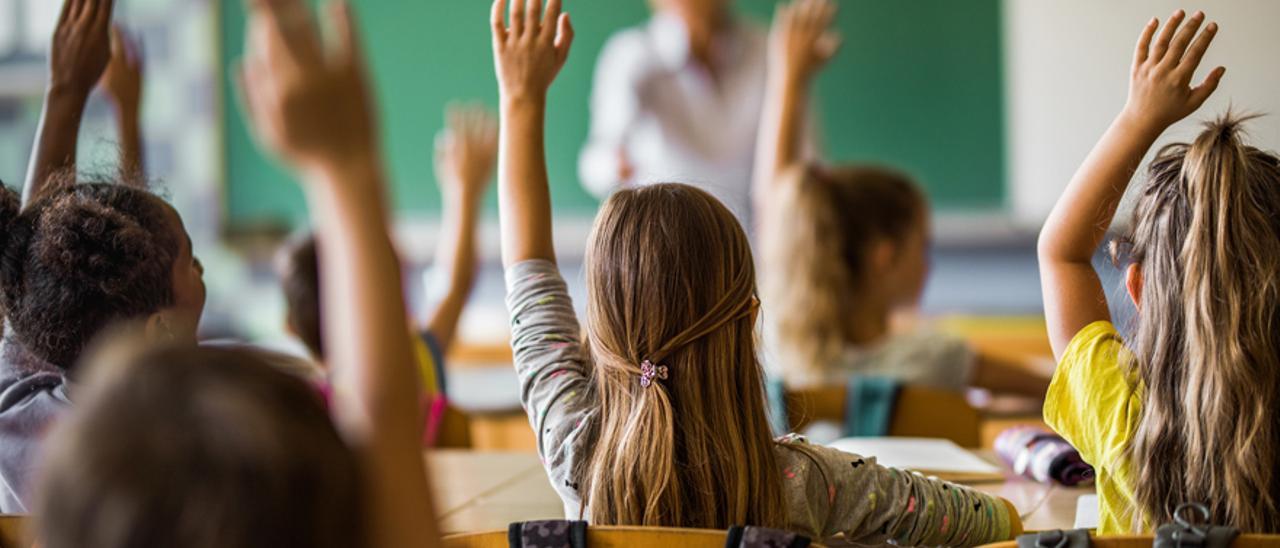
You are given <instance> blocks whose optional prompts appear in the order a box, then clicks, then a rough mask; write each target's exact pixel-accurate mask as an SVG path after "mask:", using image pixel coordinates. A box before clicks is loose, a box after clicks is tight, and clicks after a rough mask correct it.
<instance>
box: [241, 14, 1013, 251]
mask: <svg viewBox="0 0 1280 548" xmlns="http://www.w3.org/2000/svg"><path fill="white" fill-rule="evenodd" d="M354 3H355V5H356V9H357V12H358V14H359V20H360V22H361V26H362V28H363V33H364V40H365V42H366V43H365V51H366V54H367V55H368V56H369V63H370V65H371V70H372V74H373V78H374V81H375V85H376V88H377V95H378V99H379V106H380V108H381V114H382V116H381V123H382V129H383V132H384V141H383V142H384V148H385V152H386V155H387V163H388V169H389V172H390V176H391V180H392V184H393V198H394V200H395V203H396V205H397V209H399V210H400V211H412V212H415V213H422V214H425V215H435V214H436V210H437V209H438V207H439V202H440V200H439V194H438V192H437V190H436V185H435V178H434V174H433V171H432V165H431V157H432V154H431V147H432V142H433V136H434V134H435V132H436V131H437V130H438V128H440V126H441V124H442V123H443V115H442V112H443V109H444V106H445V105H446V104H447V103H448V102H449V101H453V100H480V101H483V102H485V103H487V104H489V105H495V104H496V99H497V89H496V82H495V80H494V76H493V61H492V58H491V53H490V50H489V30H488V29H489V27H488V9H489V6H490V4H489V0H355V2H354ZM565 4H566V9H567V10H568V11H569V12H570V13H572V14H573V17H574V26H575V28H576V29H577V39H576V41H575V43H574V51H573V54H572V55H571V57H570V60H569V64H568V66H566V67H565V69H564V72H563V73H562V74H561V76H560V78H559V79H558V80H557V82H556V84H555V86H554V87H553V89H552V93H551V98H550V105H549V108H550V113H549V115H548V125H549V129H548V133H547V148H548V163H549V169H550V175H551V180H552V185H553V200H554V202H555V206H556V207H557V213H559V214H580V215H591V214H592V213H593V212H594V211H595V208H596V206H597V203H596V201H595V200H594V199H593V198H592V197H591V196H590V195H588V194H587V193H586V192H585V191H583V190H582V188H581V186H580V185H579V183H578V178H577V157H578V150H579V147H580V146H581V145H582V143H583V142H584V140H585V138H586V134H587V127H588V114H589V113H588V110H587V104H588V98H589V96H590V90H591V76H592V71H593V69H594V66H595V57H596V55H597V54H598V53H599V51H600V48H601V47H602V46H603V44H604V42H605V40H606V39H607V38H608V36H609V35H610V34H612V33H613V32H614V31H616V30H618V29H621V28H624V27H627V26H630V25H635V24H638V23H641V22H643V21H644V20H645V18H647V17H648V7H647V2H646V1H645V0H566V2H565ZM738 4H739V8H740V10H741V11H742V12H744V13H745V14H746V15H747V16H748V17H752V18H755V19H757V20H760V21H762V22H763V21H767V20H768V18H769V16H770V15H771V14H772V11H773V8H774V2H773V1H772V0H739V2H738ZM220 6H221V7H220V19H221V44H222V45H221V48H220V49H221V55H222V67H223V69H224V71H223V75H222V76H223V78H222V82H223V83H222V88H223V96H224V98H225V101H224V104H225V105H226V108H225V109H224V114H223V117H224V131H223V145H224V161H225V174H226V198H227V199H226V205H227V216H228V221H229V222H230V224H231V226H241V225H247V224H261V223H277V222H278V223H286V224H293V223H296V222H298V221H300V220H302V219H303V218H304V217H305V204H304V203H303V200H302V196H301V193H300V192H299V190H298V189H297V187H296V185H294V184H292V183H291V182H290V179H289V177H288V176H287V175H286V174H285V173H284V172H283V171H281V170H280V169H279V168H278V167H277V166H276V165H275V164H274V163H273V162H272V161H271V160H269V159H267V158H264V157H263V156H262V155H261V154H260V153H259V152H258V151H257V148H256V145H255V144H254V142H253V140H252V138H251V137H250V136H249V134H248V133H247V131H246V127H245V124H244V122H243V120H242V118H241V116H240V113H239V111H238V109H237V108H236V105H235V101H234V90H233V89H232V88H231V85H232V84H231V79H230V77H229V75H230V70H231V69H230V67H232V66H233V65H234V63H235V62H236V60H237V59H239V57H240V55H241V52H242V51H243V44H244V7H243V0H222V1H221V3H220ZM840 9H841V13H840V19H839V27H840V30H841V32H842V34H843V35H844V39H845V44H844V48H843V49H842V51H841V53H840V55H839V56H838V57H837V58H836V60H835V61H834V62H833V63H832V66H831V67H829V68H828V69H827V70H826V72H825V73H824V74H823V76H822V77H821V80H820V82H819V87H818V97H819V105H818V112H819V114H820V116H821V127H822V129H823V133H824V144H825V148H826V152H827V155H828V156H829V157H830V158H832V159H834V160H841V161H877V162H883V163H889V164H892V165H895V166H898V167H899V168H902V169H905V170H907V171H909V172H911V173H913V174H915V175H916V176H917V177H919V179H920V180H921V182H922V183H923V184H924V185H925V186H926V188H927V189H928V191H929V193H930V195H931V197H932V198H933V200H934V203H935V204H937V205H938V206H939V207H942V208H975V209H978V208H995V207H1001V206H1003V204H1004V143H1003V117H1002V116H1003V114H1002V113H1003V102H1002V87H1003V83H1002V80H1001V66H1002V56H1001V43H1000V42H1001V39H1000V37H1001V31H1000V2H999V0H968V1H965V2H955V1H954V0H912V1H889V0H841V1H840ZM490 205H491V206H492V204H490Z"/></svg>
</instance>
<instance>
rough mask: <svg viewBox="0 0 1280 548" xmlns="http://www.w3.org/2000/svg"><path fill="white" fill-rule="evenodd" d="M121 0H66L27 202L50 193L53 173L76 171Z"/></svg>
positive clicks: (29, 171)
mask: <svg viewBox="0 0 1280 548" xmlns="http://www.w3.org/2000/svg"><path fill="white" fill-rule="evenodd" d="M114 6H115V0H66V1H65V2H64V3H63V4H62V13H61V15H59V16H58V25H57V27H55V28H54V31H53V44H52V45H51V47H50V48H49V88H48V90H47V91H46V92H45V99H44V110H43V111H42V112H41V113H40V126H39V127H38V128H37V129H36V141H35V145H34V147H33V149H32V151H31V161H30V163H29V164H28V165H27V182H26V184H25V185H23V187H22V204H23V206H26V205H27V204H30V203H31V202H34V201H36V200H38V199H39V198H41V197H43V196H45V195H46V194H48V193H49V192H50V191H51V190H52V189H51V188H50V184H51V183H52V181H51V180H50V176H51V175H53V174H55V173H58V172H60V171H63V170H66V169H72V170H74V169H75V166H76V143H77V141H78V140H79V133H80V118H81V117H82V116H84V106H85V103H86V102H87V101H88V100H89V92H91V91H93V86H94V84H95V83H96V82H97V81H98V78H99V77H101V76H102V72H103V70H105V69H106V68H107V61H108V60H109V59H110V58H111V45H110V43H111V42H110V28H111V10H112V8H113V7H114Z"/></svg>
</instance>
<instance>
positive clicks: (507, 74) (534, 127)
mask: <svg viewBox="0 0 1280 548" xmlns="http://www.w3.org/2000/svg"><path fill="white" fill-rule="evenodd" d="M506 5H507V0H495V1H494V3H493V13H492V20H491V22H492V24H493V57H494V65H495V67H496V69H497V72H498V88H499V95H500V97H501V103H502V130H501V134H500V137H499V139H498V142H499V144H498V210H499V212H500V214H499V219H500V222H501V225H502V263H503V264H504V265H505V266H512V265H515V264H516V263H519V262H522V261H526V260H529V259H546V260H548V261H555V248H554V246H553V245H552V243H551V195H550V191H549V190H548V189H547V159H546V150H545V146H544V144H543V129H544V127H543V126H544V125H545V119H546V111H547V89H548V88H550V87H551V82H552V81H554V80H555V78H556V75H557V74H559V72H560V68H561V67H563V66H564V62H565V60H566V59H568V58H569V46H570V45H571V44H572V43H573V25H572V24H571V23H570V22H569V14H567V13H560V0H548V1H547V4H546V9H545V10H543V9H542V7H543V6H542V0H528V1H527V2H525V1H523V0H514V1H513V2H512V3H511V13H510V17H511V20H510V22H504V21H503V12H505V11H506Z"/></svg>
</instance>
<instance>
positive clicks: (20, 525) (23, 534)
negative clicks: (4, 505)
mask: <svg viewBox="0 0 1280 548" xmlns="http://www.w3.org/2000/svg"><path fill="white" fill-rule="evenodd" d="M30 522H31V518H30V517H29V516H24V515H17V514H6V515H0V548H22V547H26V546H31V543H30V542H27V541H26V539H27V527H28V525H29V524H30Z"/></svg>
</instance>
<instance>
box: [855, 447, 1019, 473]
mask: <svg viewBox="0 0 1280 548" xmlns="http://www.w3.org/2000/svg"><path fill="white" fill-rule="evenodd" d="M831 447H834V448H836V449H839V450H841V451H844V452H846V453H854V454H858V455H862V456H864V457H875V458H876V462H877V463H879V464H880V465H881V466H890V467H893V468H901V469H905V470H929V471H932V472H960V473H966V474H999V473H1000V468H999V467H998V466H996V465H994V464H991V463H989V462H987V461H985V460H982V458H981V457H979V456H977V455H975V454H973V453H971V452H969V451H966V450H965V449H964V448H962V447H960V446H959V445H956V443H955V442H953V441H951V440H945V439H934V438H844V439H841V440H836V441H834V442H831Z"/></svg>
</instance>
